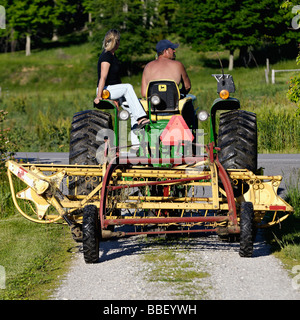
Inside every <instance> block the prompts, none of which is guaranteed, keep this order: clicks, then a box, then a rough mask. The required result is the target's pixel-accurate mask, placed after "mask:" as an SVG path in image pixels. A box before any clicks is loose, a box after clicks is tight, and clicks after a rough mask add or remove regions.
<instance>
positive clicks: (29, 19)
mask: <svg viewBox="0 0 300 320" xmlns="http://www.w3.org/2000/svg"><path fill="white" fill-rule="evenodd" d="M51 10H52V1H50V0H15V1H13V2H12V3H11V4H8V8H7V17H8V22H9V25H10V26H11V28H13V30H14V34H13V37H14V39H20V38H21V37H24V36H25V37H26V56H28V55H30V54H31V36H32V35H33V34H35V33H36V32H37V30H38V29H39V28H41V26H44V27H45V26H46V25H49V24H50V20H49V16H50V12H51Z"/></svg>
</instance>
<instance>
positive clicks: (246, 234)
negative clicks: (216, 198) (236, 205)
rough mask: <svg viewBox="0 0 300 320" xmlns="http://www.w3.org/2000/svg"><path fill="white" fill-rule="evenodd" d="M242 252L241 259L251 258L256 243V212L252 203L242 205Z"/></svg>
mask: <svg viewBox="0 0 300 320" xmlns="http://www.w3.org/2000/svg"><path fill="white" fill-rule="evenodd" d="M240 218H241V219H240V228H241V231H240V251H239V254H240V256H241V257H251V256H252V254H253V242H254V211H253V204H252V202H243V203H242V204H241V216H240Z"/></svg>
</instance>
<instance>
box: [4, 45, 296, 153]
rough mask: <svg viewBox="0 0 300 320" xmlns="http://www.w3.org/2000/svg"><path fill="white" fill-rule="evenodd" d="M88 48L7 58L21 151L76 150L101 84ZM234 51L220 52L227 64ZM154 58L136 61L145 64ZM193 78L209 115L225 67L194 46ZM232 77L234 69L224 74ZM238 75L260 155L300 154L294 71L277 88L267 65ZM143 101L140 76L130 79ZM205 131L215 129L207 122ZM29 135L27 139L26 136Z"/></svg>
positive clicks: (188, 55)
mask: <svg viewBox="0 0 300 320" xmlns="http://www.w3.org/2000/svg"><path fill="white" fill-rule="evenodd" d="M92 50H93V47H92V46H91V44H89V43H84V44H82V45H80V46H70V47H63V48H55V49H48V50H42V51H39V50H36V51H34V52H33V54H32V55H31V56H29V57H25V56H24V53H23V52H15V53H5V54H4V53H3V54H1V55H0V57H1V59H0V84H1V88H2V91H1V92H2V93H1V96H0V105H1V108H2V109H4V110H6V111H8V112H9V114H8V121H7V124H6V126H7V127H10V128H11V131H10V139H11V141H14V142H15V143H16V145H17V151H28V152H29V151H36V152H37V151H57V152H59V151H64V152H67V151H68V149H69V129H70V124H71V121H72V116H73V114H74V113H75V112H77V111H80V110H86V109H91V108H93V98H94V96H95V89H96V81H97V69H96V67H97V56H95V55H94V54H92V53H91V52H92ZM227 56H228V53H227V52H222V53H220V57H221V59H222V60H223V61H224V60H225V59H227ZM153 58H154V56H153V55H152V54H149V55H146V56H143V57H136V58H135V59H136V60H140V61H139V63H140V64H141V65H144V64H145V63H147V62H148V61H150V60H151V59H153ZM177 58H178V60H180V61H182V62H183V63H184V65H185V66H186V69H187V71H188V74H189V76H190V78H191V81H192V91H191V93H192V94H194V95H196V96H197V105H198V107H199V109H205V110H208V111H209V110H210V107H211V104H212V102H213V101H214V99H215V98H216V97H217V93H216V80H215V79H214V78H213V77H212V76H211V74H213V73H220V72H221V69H220V66H219V62H218V57H217V54H216V53H215V52H208V53H196V52H193V51H191V50H190V49H189V48H188V47H187V46H181V47H179V49H178V50H177ZM296 67H297V65H296V61H292V60H291V61H284V62H280V63H277V64H276V65H274V66H271V68H275V69H287V68H289V69H293V68H296ZM225 72H227V70H225ZM231 74H232V75H233V77H234V80H235V84H236V93H235V94H234V96H235V97H237V98H238V99H240V101H241V106H242V109H245V110H248V111H253V112H255V113H257V118H258V130H259V134H258V137H259V152H267V153H269V152H282V153H298V152H300V130H299V126H300V125H299V122H300V121H299V119H297V118H296V117H295V110H296V106H295V105H294V104H292V103H290V102H289V101H288V100H287V98H286V92H287V89H288V84H287V82H288V80H289V78H290V76H291V75H292V74H291V73H279V74H278V76H277V78H276V85H272V84H269V85H267V84H266V83H265V74H264V66H261V67H259V68H256V67H255V68H243V67H236V68H235V69H234V70H233V71H232V72H231ZM123 82H124V83H126V82H129V83H131V84H132V85H133V86H134V88H135V91H136V93H137V95H138V96H139V97H140V96H141V94H140V86H141V73H139V74H136V75H132V76H131V77H123ZM205 130H206V131H208V127H207V126H206V125H205ZM20 137H22V139H20Z"/></svg>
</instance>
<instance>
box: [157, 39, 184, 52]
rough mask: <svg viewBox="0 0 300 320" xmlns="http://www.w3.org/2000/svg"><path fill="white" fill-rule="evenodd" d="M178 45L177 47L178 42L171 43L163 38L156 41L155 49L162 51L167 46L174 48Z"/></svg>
mask: <svg viewBox="0 0 300 320" xmlns="http://www.w3.org/2000/svg"><path fill="white" fill-rule="evenodd" d="M178 47H179V44H176V43H172V42H171V41H169V40H166V39H164V40H160V41H158V42H157V45H156V51H157V52H162V51H164V50H166V49H168V48H171V49H176V48H178Z"/></svg>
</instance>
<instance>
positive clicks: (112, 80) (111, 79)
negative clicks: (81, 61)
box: [97, 50, 121, 87]
mask: <svg viewBox="0 0 300 320" xmlns="http://www.w3.org/2000/svg"><path fill="white" fill-rule="evenodd" d="M102 62H108V63H109V64H110V67H109V71H108V75H107V78H106V81H105V86H109V85H113V84H119V83H121V78H120V62H119V60H118V59H117V57H116V55H114V54H112V53H111V52H110V51H105V50H103V52H102V53H101V54H100V57H99V60H98V82H97V87H98V85H99V81H100V78H101V63H102Z"/></svg>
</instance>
